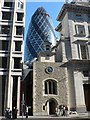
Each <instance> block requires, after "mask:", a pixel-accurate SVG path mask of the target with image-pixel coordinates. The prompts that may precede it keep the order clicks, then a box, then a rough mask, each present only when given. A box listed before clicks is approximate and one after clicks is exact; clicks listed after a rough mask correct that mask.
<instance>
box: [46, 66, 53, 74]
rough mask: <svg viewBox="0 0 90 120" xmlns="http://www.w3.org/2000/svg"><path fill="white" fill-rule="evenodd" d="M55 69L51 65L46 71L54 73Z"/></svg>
mask: <svg viewBox="0 0 90 120" xmlns="http://www.w3.org/2000/svg"><path fill="white" fill-rule="evenodd" d="M53 70H54V69H53V68H52V67H51V66H49V67H47V68H46V69H45V71H46V72H47V73H52V72H53Z"/></svg>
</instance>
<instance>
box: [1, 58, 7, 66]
mask: <svg viewBox="0 0 90 120" xmlns="http://www.w3.org/2000/svg"><path fill="white" fill-rule="evenodd" d="M0 68H7V57H0Z"/></svg>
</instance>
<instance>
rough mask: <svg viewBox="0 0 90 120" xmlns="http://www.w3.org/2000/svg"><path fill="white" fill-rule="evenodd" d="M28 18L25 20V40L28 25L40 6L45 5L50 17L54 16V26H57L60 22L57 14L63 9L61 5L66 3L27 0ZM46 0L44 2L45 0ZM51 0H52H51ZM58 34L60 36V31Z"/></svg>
mask: <svg viewBox="0 0 90 120" xmlns="http://www.w3.org/2000/svg"><path fill="white" fill-rule="evenodd" d="M26 1H27V2H26V16H25V17H26V20H25V40H26V35H27V31H28V26H29V23H30V20H31V17H32V15H33V14H34V12H35V11H36V10H37V8H38V7H44V9H45V10H46V11H47V12H48V14H49V15H50V17H51V18H52V21H53V25H54V28H56V27H57V25H58V24H59V22H58V21H57V20H56V19H57V16H58V14H59V12H60V10H61V7H62V6H63V4H64V1H62V2H55V1H54V2H47V0H41V1H40V0H39V2H32V1H33V0H32V1H31V0H30V1H29V0H26ZM43 1H44V2H43ZM49 1H50V0H49ZM56 36H57V37H58V38H60V33H59V32H56Z"/></svg>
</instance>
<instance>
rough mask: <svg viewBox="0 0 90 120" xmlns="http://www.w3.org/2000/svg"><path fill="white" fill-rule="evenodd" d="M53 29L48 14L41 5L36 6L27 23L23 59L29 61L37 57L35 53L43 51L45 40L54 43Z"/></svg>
mask: <svg viewBox="0 0 90 120" xmlns="http://www.w3.org/2000/svg"><path fill="white" fill-rule="evenodd" d="M55 39H56V36H55V31H54V28H53V24H52V20H51V18H50V16H49V14H48V13H47V12H46V10H45V9H44V8H43V7H40V8H38V9H37V10H36V11H35V13H34V14H33V16H32V18H31V22H30V24H29V28H28V33H27V38H26V44H25V61H29V62H30V61H31V60H32V59H33V58H35V57H37V53H39V52H40V51H45V50H46V49H45V42H46V41H48V42H50V43H51V44H52V45H53V46H54V45H55Z"/></svg>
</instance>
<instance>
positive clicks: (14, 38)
mask: <svg viewBox="0 0 90 120" xmlns="http://www.w3.org/2000/svg"><path fill="white" fill-rule="evenodd" d="M24 17H25V0H1V1H0V116H2V115H4V111H5V109H6V108H10V110H12V108H13V107H16V108H17V109H18V113H19V112H20V80H21V76H22V62H23V53H24V48H23V40H24V26H25V19H24Z"/></svg>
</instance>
